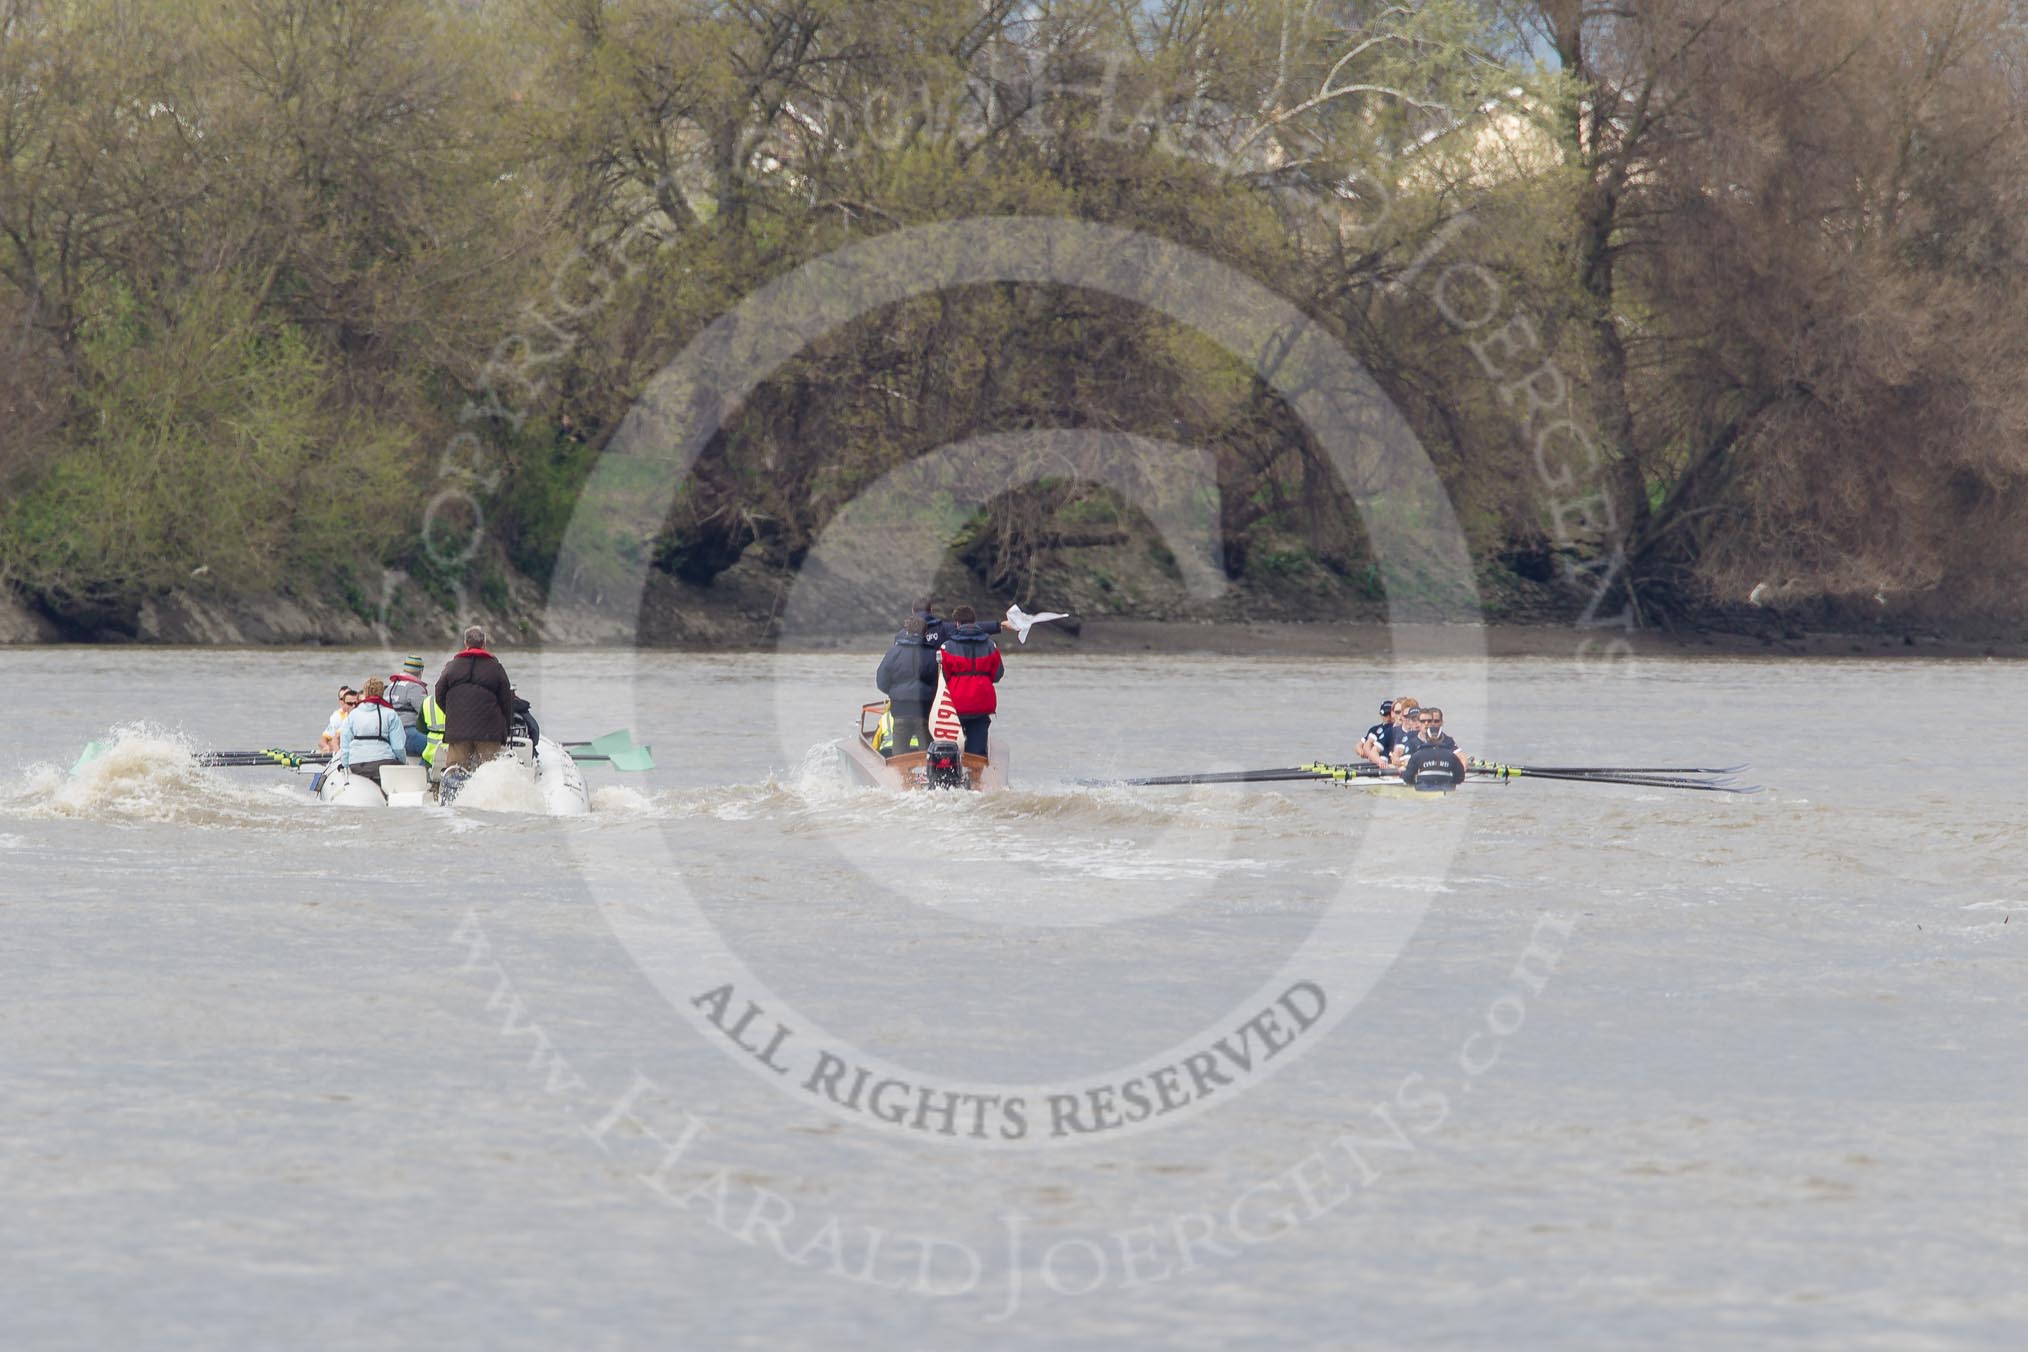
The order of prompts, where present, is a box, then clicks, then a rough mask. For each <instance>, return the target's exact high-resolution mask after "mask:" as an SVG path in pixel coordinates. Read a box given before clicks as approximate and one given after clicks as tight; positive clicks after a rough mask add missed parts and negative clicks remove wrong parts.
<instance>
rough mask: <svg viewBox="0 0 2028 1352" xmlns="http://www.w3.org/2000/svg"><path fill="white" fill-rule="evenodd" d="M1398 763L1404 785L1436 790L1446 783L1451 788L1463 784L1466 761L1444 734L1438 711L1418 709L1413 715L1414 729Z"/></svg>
mask: <svg viewBox="0 0 2028 1352" xmlns="http://www.w3.org/2000/svg"><path fill="white" fill-rule="evenodd" d="M1396 754H1397V755H1399V756H1400V760H1399V761H1398V762H1397V764H1398V765H1399V766H1400V768H1401V778H1402V781H1403V782H1404V783H1408V784H1413V785H1415V786H1416V787H1417V788H1436V787H1440V786H1442V785H1445V784H1448V786H1449V787H1451V788H1456V787H1457V786H1458V785H1460V784H1462V783H1464V782H1465V758H1464V756H1463V754H1462V753H1461V752H1459V750H1458V744H1457V741H1456V739H1454V738H1453V737H1452V736H1451V735H1450V734H1449V733H1447V732H1445V731H1444V711H1443V710H1442V709H1438V708H1434V707H1431V708H1427V709H1418V710H1417V711H1416V712H1415V713H1414V715H1413V726H1412V727H1411V728H1410V731H1409V735H1408V740H1407V741H1405V742H1403V743H1402V747H1401V750H1400V751H1399V752H1398V753H1396Z"/></svg>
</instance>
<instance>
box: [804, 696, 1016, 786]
mask: <svg viewBox="0 0 2028 1352" xmlns="http://www.w3.org/2000/svg"><path fill="white" fill-rule="evenodd" d="M886 711H887V706H886V705H885V704H868V705H865V706H863V707H862V708H861V709H860V711H859V726H858V727H857V728H856V729H854V731H853V735H852V736H851V737H849V738H847V739H846V740H845V741H844V743H843V744H842V745H841V746H840V754H841V755H842V756H843V757H844V759H845V764H846V765H847V766H849V767H850V768H851V770H852V771H853V773H854V774H855V775H856V776H857V777H858V778H859V780H860V781H861V782H863V783H865V784H868V785H871V786H872V787H874V788H876V789H892V790H895V791H896V792H904V793H905V792H915V791H922V792H929V791H931V790H933V789H938V788H943V787H952V788H957V789H964V790H970V791H973V792H983V791H986V790H991V789H1004V788H1006V787H1007V754H1006V751H1005V750H1004V748H1000V747H997V746H996V747H995V748H994V754H993V755H992V756H990V757H989V756H973V755H969V754H963V755H961V756H960V759H961V760H962V761H963V763H964V767H965V773H964V782H963V783H962V784H958V785H951V786H944V785H937V784H932V783H931V782H930V777H929V770H928V765H927V762H928V760H929V753H928V752H925V751H905V752H902V753H901V754H899V755H895V756H883V755H882V754H881V753H880V752H878V751H876V750H874V749H873V739H874V732H875V730H876V729H877V728H878V727H879V726H880V719H881V716H882V715H883V714H884V713H886Z"/></svg>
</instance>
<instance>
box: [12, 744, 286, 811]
mask: <svg viewBox="0 0 2028 1352" xmlns="http://www.w3.org/2000/svg"><path fill="white" fill-rule="evenodd" d="M99 745H100V746H101V747H102V748H103V749H102V751H101V752H100V754H99V755H98V756H96V757H94V758H92V759H91V760H88V761H83V762H80V763H79V764H78V765H77V766H76V768H75V769H70V770H66V769H65V768H64V767H62V766H58V765H47V764H45V765H31V766H30V767H28V769H27V770H25V771H24V772H23V773H22V775H21V776H20V778H19V779H18V780H17V781H16V782H15V783H14V784H12V785H10V786H8V787H6V788H0V814H4V815H7V816H12V817H21V818H28V819H31V820H32V819H43V820H48V819H53V818H77V819H82V820H89V821H111V822H163V823H169V824H172V825H178V826H199V827H232V826H286V825H290V824H293V823H294V822H295V821H296V819H297V818H299V817H300V816H301V815H302V807H301V805H300V804H298V803H294V802H291V801H290V797H289V795H288V793H287V792H286V790H285V789H282V788H281V787H280V786H277V785H274V784H272V783H270V784H267V785H264V786H256V785H253V784H248V783H245V782H242V781H238V780H235V779H232V778H230V777H228V776H226V775H222V774H220V773H218V772H217V771H215V770H204V769H200V768H198V766H197V764H196V762H195V761H193V760H192V759H191V753H192V752H193V751H194V750H196V748H195V747H193V746H191V745H190V743H189V742H187V741H186V740H184V739H183V738H182V737H181V736H179V735H178V734H176V733H173V732H169V731H167V730H165V729H162V728H159V727H155V726H152V725H149V724H127V725H125V726H121V727H116V728H113V729H111V730H109V731H108V732H107V733H106V734H105V736H104V737H103V738H102V739H101V740H100V742H99ZM270 773H273V772H270Z"/></svg>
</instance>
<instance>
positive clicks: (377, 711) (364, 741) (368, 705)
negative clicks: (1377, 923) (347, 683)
mask: <svg viewBox="0 0 2028 1352" xmlns="http://www.w3.org/2000/svg"><path fill="white" fill-rule="evenodd" d="M359 709H371V710H373V726H374V729H375V731H376V732H377V733H378V736H374V737H361V736H360V735H359V734H358V733H357V732H356V731H355V732H354V733H353V734H352V750H351V752H350V753H349V754H348V755H347V756H346V759H345V763H346V764H347V765H351V764H354V763H355V762H356V763H358V764H361V765H371V764H372V763H373V762H375V761H384V760H394V759H395V754H394V738H393V736H392V735H391V734H393V733H395V732H399V731H400V730H401V715H400V714H399V713H396V712H395V708H394V706H393V705H392V704H389V703H388V702H387V701H386V700H384V699H362V700H360V701H359ZM359 709H354V710H353V711H352V715H353V717H356V716H357V715H358V713H359ZM383 709H384V710H386V711H387V712H386V713H382V712H381V711H382V710H383ZM389 714H392V715H393V716H394V726H393V727H389V726H388V715H389ZM345 722H346V724H348V725H349V724H350V723H351V722H352V718H351V717H348V718H347V719H346V720H345ZM376 745H378V746H384V747H386V748H387V754H386V755H385V756H361V755H360V754H359V748H360V747H362V746H376Z"/></svg>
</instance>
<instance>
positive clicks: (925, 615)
mask: <svg viewBox="0 0 2028 1352" xmlns="http://www.w3.org/2000/svg"><path fill="white" fill-rule="evenodd" d="M915 618H916V619H918V620H921V621H922V639H923V642H925V643H927V644H929V645H930V647H931V648H933V649H934V648H941V647H943V646H944V640H945V639H947V638H949V637H950V636H951V635H952V634H954V633H956V632H957V629H958V625H957V622H956V621H955V620H947V619H945V618H943V617H942V616H941V615H938V614H937V598H936V597H934V596H925V597H923V598H922V599H921V600H919V601H917V602H916V603H915ZM974 623H976V624H977V625H978V626H979V628H980V630H981V631H982V632H984V633H988V634H997V633H999V632H1000V630H1001V628H1002V626H1001V624H1000V621H998V620H977V621H974ZM904 632H906V631H904ZM894 638H895V642H897V643H899V642H900V641H901V635H900V634H896V635H895V636H894ZM930 684H931V685H932V686H934V685H935V684H936V681H935V679H934V678H932V679H931V681H930ZM930 697H931V698H932V699H934V698H935V697H936V691H935V690H934V689H932V690H931V691H930Z"/></svg>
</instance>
